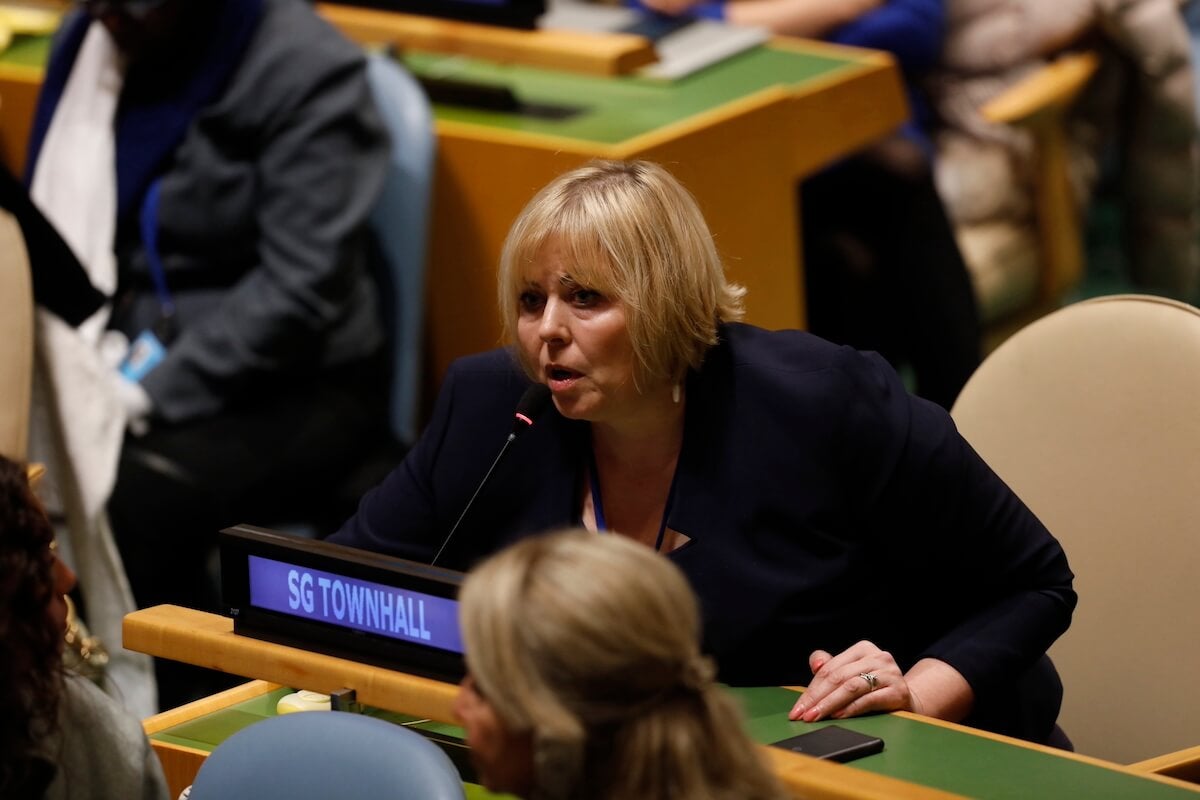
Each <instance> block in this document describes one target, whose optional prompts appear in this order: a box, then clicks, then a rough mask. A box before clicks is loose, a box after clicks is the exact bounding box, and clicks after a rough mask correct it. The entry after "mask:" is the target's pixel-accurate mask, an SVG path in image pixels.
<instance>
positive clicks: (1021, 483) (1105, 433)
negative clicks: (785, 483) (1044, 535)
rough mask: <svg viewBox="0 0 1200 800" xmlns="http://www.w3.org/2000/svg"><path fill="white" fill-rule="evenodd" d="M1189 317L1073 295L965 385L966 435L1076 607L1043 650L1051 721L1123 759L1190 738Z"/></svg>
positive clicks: (1192, 474) (1199, 457) (1199, 476)
mask: <svg viewBox="0 0 1200 800" xmlns="http://www.w3.org/2000/svg"><path fill="white" fill-rule="evenodd" d="M1198 401H1200V310H1197V309H1195V308H1193V307H1192V306H1189V305H1186V304H1183V303H1178V302H1175V301H1172V300H1166V299H1163V298H1158V297H1149V296H1142V295H1118V296H1113V297H1103V298H1097V299H1095V300H1090V301H1087V302H1082V303H1077V304H1075V305H1072V306H1068V307H1067V308H1064V309H1062V310H1060V311H1057V312H1055V313H1053V314H1051V315H1049V316H1046V317H1043V318H1042V319H1041V320H1039V321H1037V322H1035V323H1033V324H1032V325H1030V326H1028V327H1027V328H1024V329H1022V330H1021V331H1019V332H1018V333H1017V334H1015V335H1014V336H1013V337H1011V338H1010V339H1009V340H1008V341H1007V342H1005V343H1004V344H1003V345H1001V346H1000V347H999V348H998V349H997V350H996V351H995V352H994V353H992V354H991V355H990V356H989V357H988V358H987V359H986V360H985V361H984V362H983V364H982V365H981V366H980V367H979V369H978V370H977V371H976V373H975V375H974V376H972V378H971V380H970V381H968V382H967V385H966V387H964V389H963V391H962V394H961V395H960V396H959V399H958V402H957V403H956V404H955V406H954V409H953V411H952V414H953V416H954V419H955V421H956V423H957V424H958V427H959V429H960V431H961V432H962V434H963V436H964V437H966V439H967V440H968V441H969V442H970V443H971V444H972V446H974V447H975V449H976V450H977V451H978V452H979V453H980V455H982V456H983V458H984V459H985V460H987V462H988V463H989V464H991V466H992V468H993V469H995V470H996V472H997V473H998V474H999V475H1000V477H1002V478H1003V479H1004V480H1005V481H1007V482H1008V484H1009V485H1010V486H1011V487H1012V488H1013V490H1014V491H1016V493H1017V494H1018V495H1019V496H1020V497H1021V498H1022V499H1023V500H1024V501H1025V502H1026V503H1027V504H1028V505H1029V507H1030V508H1031V509H1032V510H1033V511H1034V513H1036V514H1037V515H1038V517H1039V518H1040V519H1041V520H1042V521H1043V522H1044V523H1045V524H1046V527H1047V528H1049V529H1050V531H1051V533H1053V534H1054V535H1055V536H1057V537H1058V539H1059V541H1061V542H1062V545H1063V548H1064V549H1065V550H1066V553H1067V558H1068V559H1069V561H1070V563H1071V568H1072V569H1073V570H1074V571H1075V574H1076V580H1075V588H1076V590H1077V591H1078V593H1079V606H1078V608H1077V610H1076V612H1075V617H1074V620H1073V621H1072V624H1071V628H1070V630H1068V631H1067V633H1066V634H1064V635H1063V636H1062V638H1061V639H1060V640H1059V641H1058V642H1057V643H1056V644H1055V645H1054V647H1053V648H1052V649H1051V651H1050V654H1051V656H1052V657H1053V659H1054V661H1055V663H1056V665H1057V666H1058V668H1059V672H1060V673H1061V674H1062V677H1063V684H1064V692H1065V696H1064V700H1063V710H1062V715H1061V717H1060V723H1061V725H1062V727H1063V729H1064V730H1065V731H1066V733H1067V735H1068V736H1070V737H1071V738H1072V739H1073V740H1074V743H1075V745H1076V748H1077V749H1078V750H1079V751H1080V752H1083V753H1086V754H1088V755H1094V756H1099V757H1104V758H1108V759H1111V760H1115V761H1119V762H1131V761H1135V760H1139V759H1143V758H1147V757H1149V756H1152V755H1157V754H1159V753H1164V752H1167V751H1171V750H1177V749H1179V748H1182V747H1185V746H1189V745H1193V744H1196V743H1197V742H1200V690H1197V688H1196V686H1195V684H1194V679H1193V673H1194V672H1195V671H1196V669H1197V668H1198V667H1200V624H1198V623H1197V607H1198V606H1200V402H1198Z"/></svg>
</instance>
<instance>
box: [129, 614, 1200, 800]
mask: <svg viewBox="0 0 1200 800" xmlns="http://www.w3.org/2000/svg"><path fill="white" fill-rule="evenodd" d="M232 627H233V623H232V621H231V620H229V619H226V618H223V617H217V616H215V615H212V614H205V613H203V612H199V611H192V610H189V609H183V608H179V607H176V606H159V607H156V608H151V609H144V610H142V611H137V612H135V613H133V614H130V615H129V616H128V617H126V622H125V637H126V638H125V646H126V647H128V648H129V649H131V650H137V651H140V652H147V653H150V654H151V655H157V656H162V657H166V658H174V659H176V660H180V661H185V662H187V663H192V664H198V665H201V666H207V667H213V668H216V669H224V670H225V671H227V672H233V673H235V674H240V675H253V676H255V677H261V678H268V679H272V680H277V681H278V682H279V683H283V684H285V685H287V686H295V687H303V688H311V689H315V690H317V691H324V692H329V691H332V690H335V689H338V688H342V687H345V688H353V689H356V690H357V691H358V699H359V700H360V701H361V702H363V703H364V704H366V705H369V706H375V707H377V708H382V709H387V710H390V711H396V712H400V713H405V714H412V715H418V716H420V717H423V718H430V719H433V720H442V721H445V722H452V719H453V716H452V713H451V710H450V709H451V703H452V701H453V697H454V694H455V692H456V688H455V687H454V686H451V685H448V684H442V683H438V682H436V681H428V680H425V679H422V678H416V677H413V676H410V675H405V674H403V673H399V672H395V671H392V670H385V669H381V668H377V667H371V666H368V665H364V664H360V663H357V662H353V661H346V660H343V659H338V658H332V657H330V656H324V655H320V654H316V653H310V652H307V651H304V650H299V649H296V648H291V647H285V646H283V645H278V644H273V643H270V642H263V641H259V640H257V639H249V638H246V637H239V636H236V635H235V634H234V633H233V632H232ZM277 676H286V677H285V678H284V679H282V680H280V679H279V677H277ZM263 691H266V689H265V688H264V689H263ZM730 691H732V692H733V693H734V695H735V696H736V697H738V698H739V700H740V701H741V704H742V707H743V711H744V714H745V717H746V725H747V729H748V730H749V732H750V734H751V736H753V737H754V738H755V739H756V740H757V741H759V742H764V743H765V742H774V741H779V740H780V739H784V738H787V737H789V736H793V735H795V734H796V733H798V732H801V731H804V730H810V729H813V728H816V727H821V726H822V724H823V723H815V724H813V725H807V724H805V723H799V722H790V721H789V720H788V719H787V714H786V711H787V709H788V708H790V707H791V705H792V701H793V700H794V698H795V693H794V692H793V691H791V690H788V689H781V688H775V687H764V688H751V689H731V690H730ZM239 697H241V696H239ZM220 702H223V701H216V700H213V702H212V703H209V705H208V706H204V705H199V706H195V707H194V708H195V709H196V710H197V711H205V710H206V709H207V708H210V707H211V706H212V705H214V704H216V705H219V704H220ZM231 702H236V700H233V701H231ZM168 713H169V714H172V715H173V716H170V717H169V718H165V717H166V715H159V717H155V718H153V720H154V722H153V723H151V722H150V721H148V722H147V725H148V726H153V727H155V730H156V731H159V732H161V731H163V730H164V729H165V728H166V727H167V726H168V725H167V724H163V723H164V722H166V723H169V724H172V725H173V724H178V723H179V722H180V721H182V720H183V719H186V718H190V715H191V712H189V711H187V707H185V708H184V709H180V710H178V711H177V712H168ZM164 718H165V719H164ZM835 724H838V725H842V726H844V727H848V728H851V729H854V730H858V731H861V732H863V733H867V734H870V735H875V736H879V737H880V738H882V739H883V740H884V742H885V743H886V744H885V748H884V751H883V752H882V753H880V754H877V755H873V756H870V757H868V758H864V759H861V760H860V761H856V762H855V763H854V765H853V766H844V765H840V764H833V763H828V762H824V761H820V760H817V759H812V758H808V757H806V756H801V755H799V754H796V753H790V752H787V751H782V750H778V749H775V748H768V750H767V751H766V753H767V757H768V758H769V759H770V761H771V763H772V765H773V767H774V769H775V771H776V773H777V774H778V775H779V776H780V778H781V780H783V781H784V783H785V785H786V786H787V787H788V789H789V790H790V791H791V792H793V793H794V794H795V795H796V796H797V797H809V798H828V799H829V800H835V799H837V798H845V799H851V798H858V799H859V800H861V799H862V798H885V797H898V798H924V797H930V798H935V797H947V796H970V797H989V798H1013V799H1014V800H1016V799H1017V798H1020V799H1021V800H1024V799H1025V798H1034V799H1036V798H1047V799H1048V800H1049V798H1061V797H1107V798H1131V800H1132V799H1133V798H1136V799H1137V800H1160V799H1161V800H1170V799H1171V798H1178V799H1179V800H1190V798H1196V797H1200V786H1196V785H1195V784H1190V783H1185V782H1183V781H1179V780H1175V779H1173V778H1168V777H1161V776H1158V775H1148V774H1146V773H1145V772H1143V771H1141V770H1139V769H1136V768H1134V767H1126V766H1121V765H1117V764H1111V763H1108V762H1105V761H1103V760H1101V759H1097V758H1091V757H1088V756H1081V755H1077V754H1075V753H1065V752H1063V751H1059V750H1054V749H1052V748H1048V747H1042V746H1039V745H1032V744H1029V743H1027V742H1022V741H1019V740H1016V739H1012V738H1009V737H1005V736H999V735H996V734H990V733H986V732H981V731H977V730H974V729H971V728H966V727H964V726H962V725H955V724H952V723H947V722H942V721H940V720H933V719H929V718H925V717H920V716H918V715H915V714H907V713H894V714H882V715H875V716H869V717H859V718H855V719H850V720H840V721H837V722H836V723H835ZM158 746H160V747H161V746H165V745H163V743H161V742H160V743H159V745H158ZM197 749H200V748H196V747H190V748H189V747H186V746H185V747H184V748H183V750H182V751H181V752H179V753H174V752H173V753H172V755H171V757H172V758H176V759H179V763H182V764H188V763H192V764H194V763H195V756H196V753H195V752H192V751H194V750H197ZM188 759H191V761H189V760H188ZM948 793H954V794H953V795H950V794H948Z"/></svg>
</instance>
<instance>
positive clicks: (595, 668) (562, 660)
mask: <svg viewBox="0 0 1200 800" xmlns="http://www.w3.org/2000/svg"><path fill="white" fill-rule="evenodd" d="M459 599H460V615H461V620H462V632H463V642H464V644H465V646H466V659H467V667H468V669H469V671H470V673H471V676H472V678H473V680H474V681H475V685H476V686H477V687H478V690H479V691H480V693H481V695H482V696H483V697H484V698H485V699H486V701H487V702H488V703H489V704H490V705H491V706H492V709H493V710H494V711H495V713H496V714H497V715H498V716H499V718H500V719H501V721H502V722H503V723H504V724H505V726H506V727H507V728H509V730H511V731H512V732H514V733H518V734H525V733H528V734H531V737H532V740H533V761H534V763H533V786H534V789H533V794H531V798H535V800H560V799H562V800H565V798H573V799H574V798H578V799H579V800H592V799H594V800H600V798H604V799H605V800H612V799H614V798H634V797H636V798H644V799H645V800H674V799H675V798H688V800H717V799H718V798H720V800H735V798H736V800H759V799H760V798H780V797H783V796H784V795H783V794H782V790H781V789H780V788H779V786H778V784H777V783H776V781H775V779H774V777H773V776H772V775H771V774H770V773H769V772H768V771H767V770H766V768H765V767H764V766H763V763H762V761H761V760H760V756H759V754H758V750H757V747H756V746H755V745H754V743H753V742H751V740H750V739H749V738H748V737H747V735H746V733H745V731H744V729H743V726H742V722H741V716H740V712H739V711H738V709H737V707H736V706H735V705H734V703H733V701H732V699H731V698H729V697H728V696H727V695H726V694H725V693H724V692H723V691H722V690H721V689H719V688H718V687H717V686H716V684H715V683H714V682H713V668H712V662H711V661H710V660H709V659H707V658H705V657H703V656H702V655H701V654H700V649H699V636H700V622H699V613H698V611H697V608H696V601H695V598H694V596H693V595H692V592H691V588H690V587H689V586H688V584H687V581H686V580H685V579H684V577H683V574H682V573H681V572H680V571H679V570H678V568H676V567H675V565H674V564H672V563H671V562H670V561H668V560H667V559H666V558H663V557H662V556H660V555H658V554H657V553H655V552H654V551H653V550H651V549H650V548H648V547H646V546H644V545H641V544H638V543H636V542H634V541H632V540H630V539H626V538H625V537H623V536H620V535H616V534H593V533H588V532H587V531H584V530H582V529H575V530H568V531H562V532H559V533H552V534H547V535H545V536H538V537H533V538H529V539H524V540H521V541H520V542H518V543H517V544H515V545H513V546H511V547H509V548H508V549H506V550H503V551H501V552H500V553H499V554H497V555H495V556H493V557H491V558H490V559H488V560H487V561H485V562H483V564H481V565H480V566H479V567H477V568H476V569H475V570H473V571H472V572H471V573H470V574H469V575H468V576H467V579H466V581H465V582H464V583H463V586H462V590H461V592H460V595H459Z"/></svg>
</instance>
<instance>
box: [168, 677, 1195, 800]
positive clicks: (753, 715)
mask: <svg viewBox="0 0 1200 800" xmlns="http://www.w3.org/2000/svg"><path fill="white" fill-rule="evenodd" d="M289 691H290V690H288V689H278V690H276V691H274V692H270V693H268V694H264V695H262V696H260V697H256V698H253V699H251V700H247V701H245V702H242V703H238V704H236V705H233V706H230V707H229V708H227V709H223V710H221V711H216V712H213V713H211V714H208V715H205V716H203V717H199V718H197V719H195V720H191V721H189V722H185V723H182V724H180V725H176V726H174V727H172V728H167V729H166V730H163V731H161V732H159V733H155V734H152V735H151V737H150V738H151V739H154V740H156V741H161V742H167V743H172V744H177V745H183V746H186V747H192V748H196V749H199V750H206V751H211V750H212V749H213V748H214V747H216V746H217V745H218V744H219V743H220V742H222V741H224V740H225V739H226V738H227V737H229V736H231V735H232V734H234V733H236V732H237V731H239V730H241V729H242V728H244V727H246V726H247V725H250V724H251V723H253V722H256V721H258V720H260V719H262V718H264V717H268V716H274V714H275V704H276V703H277V702H278V700H279V698H280V697H282V696H283V695H285V694H287V693H288V692H289ZM730 691H731V692H732V693H733V695H734V696H735V697H737V698H738V700H739V701H740V702H741V704H742V708H743V710H744V712H745V715H746V720H747V728H748V729H749V731H750V735H751V736H752V737H753V738H754V739H755V740H756V741H758V742H762V743H768V742H776V741H779V740H781V739H786V738H788V737H790V736H795V735H796V734H798V733H804V732H806V731H810V730H814V729H816V728H819V727H823V726H824V725H826V724H837V725H841V726H844V727H846V728H851V729H853V730H856V731H861V732H863V733H867V734H871V735H874V736H878V737H879V738H881V739H883V741H884V750H883V752H882V753H879V754H877V755H872V756H867V757H866V758H860V759H858V760H857V761H855V762H854V763H853V766H854V767H856V768H858V769H863V770H867V771H870V772H876V773H879V774H881V775H887V776H889V777H892V778H899V779H901V780H905V781H909V782H911V783H917V784H921V785H924V786H931V787H934V788H938V789H942V790H945V791H948V792H954V793H956V794H961V795H966V796H969V797H980V798H1063V797H1087V798H1138V799H1139V800H1141V799H1142V798H1145V800H1157V799H1158V798H1163V799H1164V800H1165V799H1166V798H1189V800H1194V798H1195V797H1196V794H1195V793H1194V792H1191V791H1188V790H1187V789H1183V788H1180V787H1177V786H1171V785H1169V784H1166V783H1160V782H1158V781H1154V780H1148V779H1145V778H1140V777H1138V776H1136V775H1131V774H1128V773H1124V772H1119V771H1116V770H1111V769H1106V768H1104V767H1101V766H1097V765H1095V764H1090V763H1087V762H1083V761H1077V760H1074V759H1071V758H1063V757H1060V756H1056V755H1052V754H1050V753H1044V752H1041V751H1039V750H1032V749H1028V748H1024V747H1017V746H1013V745H1010V744H1007V743H1005V742H1001V741H996V740H994V739H989V738H984V737H980V736H974V735H972V734H969V733H964V732H961V731H957V730H954V729H952V728H945V727H942V726H940V725H928V724H925V723H923V722H919V721H916V720H912V719H907V718H905V717H897V716H892V715H887V714H884V715H880V716H874V717H860V718H858V719H851V720H839V721H837V722H836V723H815V724H809V723H803V722H789V721H788V719H787V710H788V709H790V708H791V706H792V703H793V702H794V700H795V698H796V696H797V693H796V692H793V691H790V690H788V689H779V688H758V689H731V690H730ZM368 713H370V714H372V715H373V716H379V717H382V718H384V719H388V720H391V721H393V722H397V723H401V724H407V725H409V726H410V727H414V728H420V729H423V730H427V731H432V732H435V733H441V734H445V735H449V736H453V737H461V736H462V729H461V728H457V727H455V726H453V725H447V724H444V723H437V722H420V721H418V720H416V719H415V718H414V717H408V716H405V715H403V714H394V713H391V712H386V711H369V712H368ZM468 797H469V798H477V799H479V800H482V799H483V798H489V797H495V795H492V794H490V793H488V792H486V791H485V790H483V789H482V788H480V787H477V786H473V785H468Z"/></svg>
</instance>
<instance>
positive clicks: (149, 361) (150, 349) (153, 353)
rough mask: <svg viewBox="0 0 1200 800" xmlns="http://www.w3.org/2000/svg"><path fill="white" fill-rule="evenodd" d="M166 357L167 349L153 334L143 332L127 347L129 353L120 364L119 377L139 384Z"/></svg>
mask: <svg viewBox="0 0 1200 800" xmlns="http://www.w3.org/2000/svg"><path fill="white" fill-rule="evenodd" d="M166 355H167V348H165V347H163V343H162V342H161V341H160V340H159V338H158V337H157V336H156V335H154V332H153V331H151V330H144V331H142V332H141V333H139V334H138V337H137V338H136V339H134V340H133V342H132V343H131V344H130V345H129V352H128V353H126V354H125V360H124V361H122V362H121V366H120V371H121V375H122V376H123V377H124V378H125V379H126V380H128V381H132V382H133V383H139V382H141V380H142V378H144V377H146V375H147V374H148V373H149V372H150V370H152V369H154V368H155V367H157V366H158V365H159V362H161V361H162V360H163V358H164V357H165V356H166Z"/></svg>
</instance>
